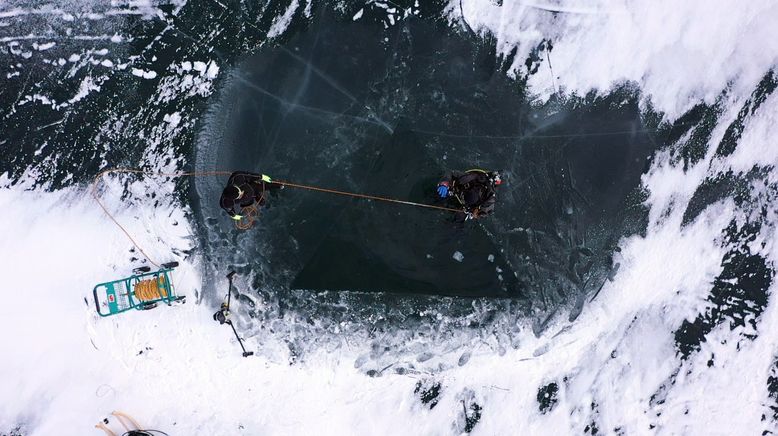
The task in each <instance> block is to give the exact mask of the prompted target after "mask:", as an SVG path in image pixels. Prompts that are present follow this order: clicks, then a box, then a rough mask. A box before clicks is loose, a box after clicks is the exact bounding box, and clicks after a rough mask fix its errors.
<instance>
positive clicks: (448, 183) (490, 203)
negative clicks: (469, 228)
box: [437, 169, 502, 221]
mask: <svg viewBox="0 0 778 436" xmlns="http://www.w3.org/2000/svg"><path fill="white" fill-rule="evenodd" d="M501 183H502V180H501V179H500V174H499V173H498V172H497V171H486V170H481V169H472V170H467V171H465V172H460V171H452V172H451V175H450V176H448V177H446V178H445V179H443V180H442V181H441V182H440V183H438V188H437V191H438V196H439V197H440V198H442V199H446V200H448V201H449V202H450V203H454V204H456V206H457V207H460V208H462V209H463V211H462V212H461V213H459V214H457V217H456V220H457V221H465V220H467V219H478V218H482V217H485V216H487V215H490V214H491V213H492V212H494V204H495V202H496V201H497V192H496V188H497V186H499V185H500V184H501Z"/></svg>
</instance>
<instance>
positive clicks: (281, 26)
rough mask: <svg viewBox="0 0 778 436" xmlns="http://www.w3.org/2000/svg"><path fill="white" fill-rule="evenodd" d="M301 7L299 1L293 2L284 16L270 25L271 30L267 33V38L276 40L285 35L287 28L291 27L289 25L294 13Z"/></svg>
mask: <svg viewBox="0 0 778 436" xmlns="http://www.w3.org/2000/svg"><path fill="white" fill-rule="evenodd" d="M299 6H300V2H299V0H292V3H290V4H289V7H287V8H286V11H284V13H283V15H280V16H278V17H276V18H275V19H273V23H272V24H271V25H270V29H269V30H268V32H267V37H268V38H275V37H277V36H279V35H281V34H282V33H284V31H285V30H286V28H287V27H289V24H290V23H291V22H292V18H293V17H294V13H295V11H297V8H298V7H299Z"/></svg>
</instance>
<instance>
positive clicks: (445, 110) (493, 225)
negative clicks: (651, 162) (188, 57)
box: [197, 11, 654, 328]
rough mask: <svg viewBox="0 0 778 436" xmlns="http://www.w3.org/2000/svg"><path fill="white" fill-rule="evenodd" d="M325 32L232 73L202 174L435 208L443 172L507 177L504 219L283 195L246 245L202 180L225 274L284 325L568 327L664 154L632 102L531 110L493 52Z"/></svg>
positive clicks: (458, 43) (427, 39) (633, 96)
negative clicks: (220, 172)
mask: <svg viewBox="0 0 778 436" xmlns="http://www.w3.org/2000/svg"><path fill="white" fill-rule="evenodd" d="M316 17H317V18H315V19H314V21H313V22H312V23H311V24H310V26H308V27H306V28H304V29H299V30H297V31H296V32H295V33H294V35H293V36H292V37H290V38H289V39H288V40H286V41H284V42H283V43H282V44H278V45H274V46H267V47H265V48H264V49H262V50H260V51H259V52H258V53H256V54H255V55H253V56H250V57H248V58H246V59H245V60H244V62H243V63H242V64H240V66H239V67H238V68H236V69H235V70H234V71H233V72H232V75H231V79H230V80H228V83H227V84H225V85H224V87H223V89H221V91H220V96H219V99H220V101H219V103H217V105H216V106H215V108H213V109H212V111H211V117H210V119H209V122H208V123H207V124H208V125H207V126H206V128H205V130H206V133H205V134H204V138H205V140H203V141H201V144H200V146H199V148H198V151H197V166H198V168H199V169H224V168H229V169H242V170H253V171H261V172H265V173H267V174H269V175H271V176H273V177H275V178H277V179H282V180H288V181H292V182H297V183H304V184H311V185H317V186H323V187H329V188H335V189H341V190H348V191H354V192H361V193H369V194H374V195H382V196H389V197H393V198H399V199H407V200H411V201H416V202H426V203H433V202H435V201H436V200H435V197H434V188H435V184H436V182H437V180H439V178H440V177H441V176H443V175H444V174H445V173H446V172H447V171H449V170H451V169H459V170H464V169H468V168H473V167H480V168H488V169H496V170H500V171H501V172H502V174H503V175H504V179H505V183H504V184H503V186H501V187H500V188H499V192H498V204H497V210H496V213H495V215H494V216H492V217H489V218H488V219H485V220H483V221H479V222H477V223H474V222H467V223H465V224H464V225H457V224H455V223H453V222H452V221H451V217H450V216H448V215H447V214H445V213H440V212H436V211H430V210H424V209H416V208H412V207H408V206H400V205H391V204H383V203H375V202H366V201H364V200H354V199H347V198H342V197H337V196H332V195H328V194H323V193H317V192H308V191H301V190H295V189H291V188H290V189H285V190H283V191H282V192H281V193H280V195H279V196H278V198H273V199H271V201H270V203H271V207H270V208H269V209H267V210H265V211H264V212H263V216H262V218H261V220H260V222H259V223H258V225H257V226H255V228H254V229H252V230H250V231H248V232H245V233H239V232H237V231H236V230H235V229H234V228H233V227H232V223H231V221H230V220H229V219H228V218H227V217H226V216H224V215H223V213H221V212H220V211H219V210H218V208H217V207H216V205H217V201H216V200H217V198H218V194H219V192H220V190H221V185H220V183H222V182H223V181H205V180H203V181H198V186H197V192H198V193H199V195H200V197H201V198H200V200H201V204H202V214H203V223H202V224H203V232H204V235H205V236H204V237H205V238H206V246H208V247H210V248H208V249H207V253H206V254H207V259H208V261H209V262H210V263H211V265H212V268H213V271H215V272H216V273H220V271H223V270H226V268H237V269H238V270H239V272H241V273H243V274H244V276H245V277H250V280H251V281H250V283H249V284H248V285H247V288H246V290H249V289H250V290H251V291H249V292H247V294H248V295H250V296H252V297H251V298H252V299H253V298H254V297H256V296H257V295H259V298H260V300H263V301H265V303H266V304H268V305H269V306H271V307H273V309H272V310H273V311H275V315H282V316H283V314H284V313H287V312H288V311H292V312H295V313H298V314H302V315H301V316H304V317H309V319H316V322H324V321H322V319H323V318H326V319H330V320H332V321H333V322H338V321H340V320H343V319H347V320H349V321H352V322H357V323H364V322H367V323H368V324H370V325H372V326H373V328H375V322H374V321H375V318H376V317H378V318H381V319H383V320H384V321H382V322H386V323H390V324H391V323H392V322H397V323H403V322H408V320H407V318H406V315H407V313H408V312H414V311H418V310H423V309H430V308H438V309H441V308H442V312H443V313H445V314H447V315H452V316H460V317H461V316H467V314H469V313H473V311H474V310H476V311H478V309H474V308H476V306H478V305H480V304H483V301H481V302H478V301H473V300H471V299H469V298H465V299H463V298H453V299H451V298H443V299H441V298H439V297H431V295H446V296H452V297H487V298H491V299H495V298H496V300H493V301H494V302H495V303H496V304H497V306H494V307H493V308H492V309H489V310H487V311H486V312H489V313H491V314H490V315H487V316H486V318H490V317H492V316H493V315H494V313H499V314H501V315H504V314H507V313H510V314H512V315H511V316H522V315H521V314H524V315H526V314H530V313H539V314H550V313H553V312H554V311H555V310H557V309H558V308H560V307H569V308H572V311H573V315H572V316H575V313H576V312H577V311H579V310H580V307H581V305H582V304H583V302H584V301H585V298H586V297H587V296H591V295H592V294H593V293H594V292H596V290H597V289H598V288H599V287H600V286H601V285H602V283H603V282H604V280H605V278H606V277H607V275H608V274H609V273H610V272H611V271H612V268H613V267H614V265H613V262H612V260H611V255H612V251H613V248H614V247H615V243H616V242H617V241H618V239H619V238H620V237H621V236H623V235H624V234H628V233H631V232H635V231H640V230H641V228H642V220H643V210H642V207H641V206H640V201H641V196H640V193H639V191H638V190H637V187H638V185H639V178H640V175H641V173H642V171H643V170H644V168H646V164H647V159H648V157H649V156H650V155H651V153H652V150H653V149H654V145H653V142H652V140H651V137H650V136H649V134H648V133H647V131H648V129H646V128H645V126H644V125H643V124H642V121H641V117H640V111H639V109H638V106H637V99H638V96H637V92H636V91H634V90H631V89H629V88H625V89H622V90H619V91H616V92H614V93H612V94H611V95H608V96H605V97H596V96H587V97H583V98H578V97H576V98H567V99H565V100H564V101H559V100H556V99H552V101H551V102H549V103H547V104H545V105H543V106H538V105H534V104H532V102H531V99H530V98H529V97H528V96H527V94H526V91H525V86H524V84H523V83H522V82H521V81H517V80H513V79H510V78H509V77H508V76H507V75H506V74H505V71H504V70H503V62H502V59H499V58H497V57H496V56H495V51H494V46H493V44H492V43H491V42H490V41H488V40H487V41H484V40H482V39H481V38H476V37H474V36H472V35H470V34H468V33H464V32H461V31H456V30H453V29H451V28H450V27H449V26H448V25H447V24H446V23H444V22H441V21H439V20H432V19H423V18H410V19H407V20H405V21H403V22H402V23H400V24H399V25H397V26H395V27H394V28H391V29H389V30H386V31H384V30H383V28H382V27H381V26H379V25H378V24H376V23H374V22H371V21H357V22H353V21H351V20H349V19H347V18H345V19H344V18H343V17H338V16H335V15H334V14H332V13H326V11H324V12H322V11H320V13H319V14H317V15H316ZM457 251H459V252H461V253H462V254H463V255H464V259H463V261H462V262H457V261H456V260H454V259H453V258H452V255H453V254H454V253H455V252H457ZM324 290H327V291H337V292H336V293H334V294H333V293H332V292H324V293H322V292H321V291H324ZM357 291H359V292H357ZM252 301H253V300H252ZM476 303H477V304H476ZM268 310H270V309H268ZM250 315H251V316H255V317H260V318H263V317H264V318H265V321H268V320H270V319H272V318H273V317H272V316H269V315H267V314H261V313H258V312H257V311H254V310H252V311H250ZM275 315H273V316H275ZM542 316H545V315H542ZM387 320H388V321H387ZM482 321H483V320H481V321H478V323H483V322H488V320H487V321H483V322H482ZM311 323H312V324H313V323H314V322H313V321H312V322H311ZM411 324H413V323H411ZM409 326H410V325H409ZM278 328H281V327H280V326H278Z"/></svg>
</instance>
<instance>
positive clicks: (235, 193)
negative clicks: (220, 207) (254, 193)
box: [223, 185, 240, 200]
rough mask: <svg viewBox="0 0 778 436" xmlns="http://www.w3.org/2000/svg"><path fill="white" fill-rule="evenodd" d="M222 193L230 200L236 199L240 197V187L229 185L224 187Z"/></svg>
mask: <svg viewBox="0 0 778 436" xmlns="http://www.w3.org/2000/svg"><path fill="white" fill-rule="evenodd" d="M223 195H224V197H225V198H228V199H230V200H237V199H238V197H240V189H238V187H237V186H235V185H229V186H227V187H226V188H224V192H223Z"/></svg>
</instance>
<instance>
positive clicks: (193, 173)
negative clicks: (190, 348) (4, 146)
mask: <svg viewBox="0 0 778 436" xmlns="http://www.w3.org/2000/svg"><path fill="white" fill-rule="evenodd" d="M109 173H123V174H142V175H146V176H156V177H203V176H225V175H226V176H229V175H231V174H232V173H233V172H232V171H177V172H173V173H159V172H153V171H144V170H138V169H131V168H109V169H106V170H103V171H100V172H99V173H98V174H97V175H96V176H95V178H94V180H93V182H92V197H94V199H95V201H96V202H97V204H98V205H99V206H100V208H101V209H103V212H105V214H106V215H108V218H110V219H111V221H113V223H114V224H116V226H117V227H119V229H121V231H122V232H124V234H125V235H126V236H127V239H129V240H130V242H132V245H134V246H135V248H137V249H138V251H140V253H141V254H143V256H145V257H146V259H147V260H148V261H149V263H151V264H152V265H154V266H156V267H157V268H161V266H160V265H159V264H158V263H156V262H154V261H153V260H152V259H151V257H149V255H148V254H147V253H146V252H145V251H144V250H143V248H141V246H140V244H138V242H137V241H136V240H135V239H134V238H133V237H132V235H130V232H128V231H127V229H126V228H124V226H122V225H121V224H120V223H119V221H117V220H116V218H115V217H114V216H113V214H111V212H109V211H108V208H107V207H105V205H104V204H103V203H102V202H101V201H100V197H99V196H98V193H97V188H98V182H99V181H100V180H101V179H102V178H103V176H105V175H106V174H109ZM271 183H275V184H277V185H283V186H289V187H291V188H299V189H307V190H309V191H318V192H326V193H329V194H336V195H343V196H347V197H354V198H364V199H366V200H376V201H383V202H387V203H395V204H405V205H408V206H417V207H423V208H427V209H436V210H442V211H446V212H457V213H458V212H461V210H460V209H454V208H450V207H443V206H435V205H432V204H424V203H415V202H413V201H404V200H397V199H394V198H388V197H379V196H376V195H367V194H357V193H354V192H346V191H338V190H335V189H327V188H319V187H316V186H310V185H302V184H298V183H291V182H284V181H277V180H274V181H273V182H271ZM247 212H248V213H247V220H246V223H243V222H242V221H239V222H236V223H235V226H236V227H237V228H239V229H241V230H245V229H249V228H251V227H252V226H253V225H254V221H255V220H256V216H257V214H258V212H257V210H256V207H254V208H253V211H252V210H251V209H248V208H247ZM252 212H253V213H252Z"/></svg>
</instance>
